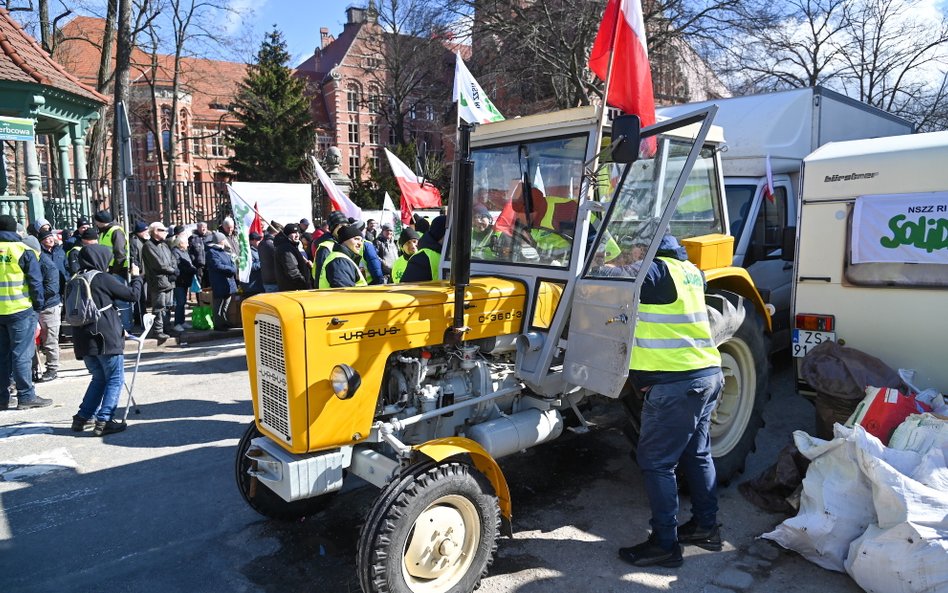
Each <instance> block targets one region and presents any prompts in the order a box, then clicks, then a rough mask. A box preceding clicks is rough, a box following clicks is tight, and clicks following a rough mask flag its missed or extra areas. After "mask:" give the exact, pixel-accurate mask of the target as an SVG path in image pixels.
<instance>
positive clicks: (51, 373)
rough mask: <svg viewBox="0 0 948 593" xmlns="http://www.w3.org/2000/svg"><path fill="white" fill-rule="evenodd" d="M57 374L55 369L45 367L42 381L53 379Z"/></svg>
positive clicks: (46, 381)
mask: <svg viewBox="0 0 948 593" xmlns="http://www.w3.org/2000/svg"><path fill="white" fill-rule="evenodd" d="M57 376H58V375H57V374H56V371H53V370H48V369H47V371H46V372H45V373H43V377H42V382H43V383H48V382H49V381H55V380H56V377H57Z"/></svg>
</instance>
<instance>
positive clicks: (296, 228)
mask: <svg viewBox="0 0 948 593" xmlns="http://www.w3.org/2000/svg"><path fill="white" fill-rule="evenodd" d="M298 232H300V225H298V224H296V223H295V222H291V223H290V224H288V225H286V226H285V227H283V234H284V235H286V236H288V237H289V236H290V233H298Z"/></svg>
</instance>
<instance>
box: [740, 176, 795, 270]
mask: <svg viewBox="0 0 948 593" xmlns="http://www.w3.org/2000/svg"><path fill="white" fill-rule="evenodd" d="M786 226H787V188H786V187H784V186H782V185H778V186H776V187H774V195H773V197H772V198H767V199H763V200H761V201H760V210H759V211H758V212H757V219H756V220H755V221H754V229H753V232H752V233H751V240H750V245H748V246H747V257H746V258H745V259H744V267H747V266H749V265H751V264H752V263H754V262H757V261H761V260H767V259H779V258H780V247H781V241H782V237H783V229H784V228H785V227H786Z"/></svg>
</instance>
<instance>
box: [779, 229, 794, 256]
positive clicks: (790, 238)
mask: <svg viewBox="0 0 948 593" xmlns="http://www.w3.org/2000/svg"><path fill="white" fill-rule="evenodd" d="M780 239H781V241H780V259H782V260H783V261H793V256H794V253H793V252H794V250H795V249H796V245H797V227H795V226H788V227H785V228H784V229H783V236H782V237H781V238H780Z"/></svg>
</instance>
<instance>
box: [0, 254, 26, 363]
mask: <svg viewBox="0 0 948 593" xmlns="http://www.w3.org/2000/svg"><path fill="white" fill-rule="evenodd" d="M27 249H29V247H28V246H26V245H24V244H23V243H19V242H3V243H0V315H13V314H14V313H19V312H20V311H24V310H26V309H29V308H30V307H32V306H33V304H32V302H30V291H29V288H28V286H27V284H26V274H24V273H23V268H21V267H20V257H22V256H23V254H24V253H25V252H26V250H27ZM31 335H32V334H31ZM6 379H7V378H6V377H4V380H6Z"/></svg>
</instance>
